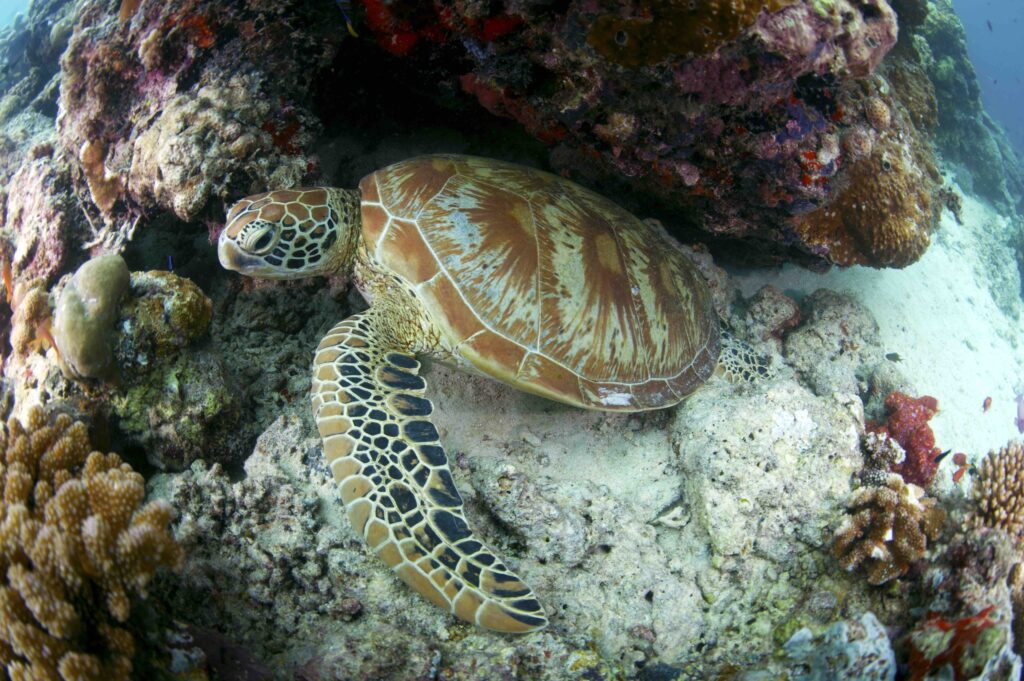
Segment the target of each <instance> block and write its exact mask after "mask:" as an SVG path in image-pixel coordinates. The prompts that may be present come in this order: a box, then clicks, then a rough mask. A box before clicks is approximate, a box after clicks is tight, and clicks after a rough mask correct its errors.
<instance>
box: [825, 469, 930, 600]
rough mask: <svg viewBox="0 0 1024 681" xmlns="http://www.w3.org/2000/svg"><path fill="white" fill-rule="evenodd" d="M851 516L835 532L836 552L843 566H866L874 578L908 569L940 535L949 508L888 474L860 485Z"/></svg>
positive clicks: (876, 581) (852, 501) (852, 500)
mask: <svg viewBox="0 0 1024 681" xmlns="http://www.w3.org/2000/svg"><path fill="white" fill-rule="evenodd" d="M847 505H848V507H849V513H850V516H849V517H848V518H847V519H846V522H845V523H844V524H843V526H842V527H840V528H839V530H838V531H837V532H836V535H835V540H834V543H833V545H832V552H833V554H834V555H835V556H836V558H838V559H839V564H840V565H841V566H842V567H843V569H844V570H854V569H856V568H858V567H860V566H864V568H865V569H866V571H867V575H868V582H869V583H871V584H884V583H885V582H888V581H889V580H891V579H894V578H896V577H899V576H901V575H903V574H904V573H905V572H906V571H907V569H908V568H909V567H910V563H912V562H914V561H915V560H919V559H920V558H921V557H922V556H924V551H925V548H927V544H928V539H935V538H936V537H937V536H938V533H939V530H940V529H941V527H942V523H943V521H944V520H945V517H946V513H945V511H943V510H942V509H941V508H939V507H938V506H936V504H935V500H934V499H931V498H929V497H925V496H924V490H922V489H921V488H920V487H918V486H917V485H912V484H907V483H905V482H903V478H901V477H900V476H898V475H895V474H891V475H889V478H888V480H886V482H885V484H883V485H878V486H865V487H861V488H860V489H858V490H856V491H855V492H854V493H853V495H852V496H851V497H850V501H849V502H848V504H847Z"/></svg>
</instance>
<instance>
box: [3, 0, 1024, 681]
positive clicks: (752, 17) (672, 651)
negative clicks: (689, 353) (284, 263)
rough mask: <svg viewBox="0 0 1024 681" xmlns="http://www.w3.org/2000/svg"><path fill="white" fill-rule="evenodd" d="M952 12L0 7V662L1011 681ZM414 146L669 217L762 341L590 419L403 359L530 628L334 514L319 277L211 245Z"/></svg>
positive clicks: (989, 140)
mask: <svg viewBox="0 0 1024 681" xmlns="http://www.w3.org/2000/svg"><path fill="white" fill-rule="evenodd" d="M965 45H966V43H965V36H964V32H963V27H962V26H961V25H960V23H959V19H958V18H957V17H956V15H955V13H954V12H953V10H952V4H951V2H950V0H863V1H858V2H853V1H852V0H771V1H767V2H749V1H742V2H740V1H736V2H710V1H703V0H700V1H698V2H693V3H674V2H662V1H659V0H651V1H649V2H582V1H572V2H565V3H548V2H520V1H516V2H513V1H511V0H508V1H506V0H500V1H497V2H476V1H462V0H458V1H454V0H435V1H434V2H430V3H421V2H413V1H412V0H393V1H389V2H383V1H381V0H362V1H360V2H338V3H334V2H320V3H304V2H296V1H294V0H289V1H287V2H275V3H266V2H259V1H257V0H245V1H244V2H238V3H219V2H212V1H211V0H175V1H173V2H155V1H152V0H141V1H139V0H122V1H120V2H99V1H97V0H87V1H85V2H77V3H73V2H66V1H64V0H36V1H34V2H33V3H31V6H30V7H29V9H28V10H27V12H26V14H25V15H24V16H23V17H22V18H21V19H19V20H18V21H17V22H16V23H15V24H13V25H12V26H11V27H9V28H5V29H0V274H2V278H3V288H4V291H3V293H2V294H0V329H2V330H3V334H4V335H5V337H6V339H7V341H6V342H5V343H2V344H0V346H2V368H0V416H2V417H3V419H4V421H5V422H6V425H5V426H4V427H3V428H2V429H0V430H2V435H0V439H2V440H3V442H4V443H6V445H5V446H4V447H0V450H3V451H4V452H5V453H4V454H3V456H4V459H3V461H0V463H2V467H0V468H2V470H0V478H2V480H0V482H2V483H3V484H2V485H0V487H2V488H3V490H4V493H3V494H2V495H0V496H2V497H3V508H2V511H3V514H2V515H3V517H2V518H0V520H2V521H3V522H2V523H0V525H2V526H3V527H0V529H3V528H6V531H5V533H3V535H4V537H5V538H4V537H0V539H2V541H0V545H2V546H0V548H2V551H0V553H2V554H3V555H4V556H5V558H4V564H3V570H0V574H2V576H3V578H4V580H5V581H4V585H3V588H2V589H0V597H2V598H0V600H3V602H4V604H5V605H4V607H3V608H0V610H2V611H3V613H4V614H3V622H2V623H0V625H2V626H0V665H2V666H3V667H5V669H6V672H7V675H8V676H10V677H11V678H19V675H21V676H22V677H24V678H28V677H29V676H31V675H33V674H34V675H35V677H38V678H47V679H49V678H53V679H63V680H64V681H70V680H71V679H89V678H103V679H108V678H109V679H113V678H128V677H129V675H130V674H132V673H134V674H136V675H137V676H138V675H141V678H153V679H185V678H189V679H238V680H241V679H249V680H250V681H251V680H253V679H309V680H312V679H333V678H343V679H403V680H404V679H439V678H443V679H466V680H470V679H487V680H491V679H539V680H560V679H626V678H636V679H643V680H645V681H654V680H656V679H699V678H735V679H745V680H747V681H761V680H763V679H769V678H771V679H791V680H796V679H801V680H803V679H808V680H809V679H851V680H852V679H895V678H901V679H902V678H907V679H915V680H916V679H920V680H922V681H924V680H925V679H929V680H935V679H939V678H950V679H958V680H959V679H969V678H988V679H995V678H1019V677H1020V670H1021V659H1020V657H1019V656H1020V650H1021V645H1020V641H1021V640H1022V635H1024V568H1022V566H1024V546H1022V545H1021V543H1020V541H1021V536H1022V534H1024V529H1022V528H1024V510H1022V508H1021V504H1020V497H1021V493H1022V482H1021V481H1022V480H1024V477H1022V476H1024V473H1022V471H1021V470H1020V468H1021V466H1022V465H1024V464H1022V461H1024V455H1022V454H1021V444H1020V441H1019V440H1016V439H1014V438H1018V437H1019V432H1018V429H1021V430H1022V431H1024V425H1021V422H1022V420H1024V412H1022V411H1021V409H1022V408H1024V407H1021V406H1020V405H1022V404H1024V398H1020V397H1019V394H1020V390H1021V385H1022V384H1021V382H1020V381H1021V376H1024V374H1022V373H1021V367H1024V346H1022V345H1021V343H1020V339H1021V338H1024V326H1022V325H1024V301H1022V291H1024V287H1022V284H1021V271H1022V270H1024V255H1022V253H1024V249H1022V248H1021V244H1024V221H1022V219H1021V217H1020V214H1019V211H1020V210H1021V207H1022V206H1024V171H1022V169H1021V166H1020V164H1019V160H1018V159H1017V158H1016V155H1015V154H1014V152H1013V150H1012V148H1011V147H1010V145H1009V143H1008V142H1007V140H1006V138H1005V136H1004V135H1003V134H1002V133H1001V131H1000V130H999V129H998V126H997V125H996V124H995V123H994V122H993V121H992V120H991V119H990V118H988V116H987V114H985V112H984V109H983V107H982V105H981V102H980V98H979V88H978V86H977V82H976V77H975V74H974V70H973V67H972V65H971V64H970V62H969V61H968V59H967V53H966V46H965ZM422 153H455V154H472V155H478V156H484V157H491V158H497V159H501V160H506V161H512V162H517V163H521V164H525V165H529V166H533V167H538V168H543V169H546V170H548V171H553V172H555V173H558V174H560V175H561V176H562V177H564V178H567V179H570V180H573V181H575V182H578V183H580V184H582V185H584V186H586V187H588V188H590V189H593V190H595V191H597V192H598V193H600V194H602V195H603V196H606V197H607V198H610V199H612V200H614V201H616V202H617V203H620V204H621V205H623V206H624V207H625V208H627V209H628V210H630V211H631V212H632V213H634V214H636V215H637V216H639V217H640V218H642V219H644V226H645V227H646V228H649V229H650V230H651V234H652V235H653V234H654V233H657V234H659V235H668V236H669V238H670V239H679V240H680V241H682V242H685V243H686V244H688V245H686V246H678V248H679V252H680V253H682V254H684V255H685V256H686V257H688V258H690V260H691V261H692V262H693V263H694V265H695V267H696V269H697V270H698V271H699V272H700V273H701V275H702V276H703V277H704V278H705V279H706V280H707V283H708V289H709V294H710V305H711V306H713V308H714V310H715V312H717V314H718V316H719V317H720V318H721V320H722V323H723V328H726V329H727V330H728V331H729V332H730V333H731V334H733V335H734V336H735V337H736V338H738V339H739V340H741V341H742V342H744V343H745V344H747V345H749V346H750V347H752V348H753V349H754V350H756V352H758V353H760V354H762V355H764V356H765V357H768V358H770V359H771V362H772V368H773V370H774V376H773V377H771V378H768V379H766V380H761V381H755V382H750V383H742V382H741V383H733V382H730V381H728V380H724V379H723V378H721V377H712V378H711V379H710V380H709V381H708V382H707V384H706V385H705V386H704V387H703V388H702V389H701V390H700V391H699V392H697V393H695V394H694V395H693V396H691V397H690V398H688V399H687V400H686V401H684V402H683V403H682V404H681V405H679V406H678V407H675V408H672V409H669V410H654V411H643V412H637V413H621V414H611V413H603V412H596V411H586V410H580V409H576V408H572V407H569V406H565V405H562V404H559V403H556V402H552V401H548V400H545V399H543V398H541V397H537V396H532V395H528V394H526V393H523V392H519V391H516V390H514V389H512V388H509V387H507V386H505V385H502V384H500V383H497V382H494V381H491V380H488V379H486V378H483V377H480V376H476V375H470V374H467V373H464V372H461V371H457V370H455V369H452V368H449V367H447V366H444V365H441V364H436V363H431V362H430V361H425V362H424V370H423V373H424V376H425V377H426V380H427V383H428V384H429V390H428V393H427V397H429V398H430V400H431V402H432V403H433V416H432V418H433V422H434V425H435V427H436V430H437V434H438V436H439V438H440V441H441V442H442V443H443V444H444V447H445V449H446V451H447V454H448V457H449V459H450V467H451V475H452V478H453V480H454V484H455V485H456V486H457V488H458V489H459V491H460V492H461V494H462V497H463V501H464V504H465V513H466V517H467V519H468V522H469V524H470V525H471V526H472V527H473V529H474V531H475V532H477V533H479V535H481V537H482V539H483V540H485V541H486V542H487V544H488V545H489V546H490V547H491V548H493V549H494V550H495V552H496V553H498V554H500V555H501V556H502V558H503V560H505V561H507V563H508V567H509V569H511V570H514V571H515V572H516V574H519V575H521V576H522V577H523V578H524V581H526V582H528V583H529V584H530V586H531V587H532V588H533V589H534V591H535V592H536V594H537V597H538V600H539V601H540V602H541V603H542V604H543V605H544V606H545V610H546V613H547V617H548V619H549V621H550V624H549V625H548V626H547V627H546V628H544V629H542V630H540V631H538V632H536V633H532V634H529V635H526V636H507V635H500V634H495V633H493V632H488V631H486V630H484V629H481V628H477V627H474V626H472V625H469V624H466V623H464V622H461V621H459V620H457V619H455V618H454V617H452V616H451V615H449V614H448V613H446V612H444V611H442V610H440V609H438V608H436V607H435V606H433V605H432V604H431V603H429V602H427V601H425V600H424V599H423V598H421V597H419V596H417V595H416V594H415V593H413V592H412V591H411V590H410V589H408V588H407V587H406V586H405V585H404V584H403V583H402V582H401V581H400V580H398V579H396V577H395V575H394V574H392V572H391V571H390V570H388V569H387V568H386V567H385V566H384V565H383V563H382V562H381V561H380V560H379V559H378V558H377V557H376V556H374V555H372V552H370V551H367V550H366V548H365V546H364V542H363V540H362V537H361V536H357V534H356V533H355V532H354V531H353V529H352V526H351V524H350V522H349V520H348V519H347V518H346V515H345V509H344V508H343V505H342V502H341V493H340V492H339V489H338V485H337V483H336V482H335V481H334V478H333V476H332V471H331V470H330V469H329V468H328V467H327V465H326V464H325V463H324V456H323V447H322V443H321V440H320V438H319V437H318V436H317V435H316V425H315V423H314V420H313V416H312V413H311V410H310V406H309V397H308V395H309V391H310V385H311V375H310V361H311V359H312V355H313V352H314V350H315V349H316V346H317V343H318V342H319V340H320V338H322V337H323V336H324V334H325V333H326V332H327V330H328V329H330V328H331V327H332V326H333V325H334V324H335V323H337V322H338V321H340V320H342V319H344V318H346V317H348V316H351V315H353V314H356V313H359V312H361V311H363V310H364V309H366V305H367V303H366V302H365V301H363V300H362V299H361V298H360V297H359V296H358V295H357V294H355V293H353V292H352V291H351V287H350V283H351V282H350V281H349V280H348V279H349V278H348V277H346V276H337V277H331V278H319V279H314V280H309V281H280V282H267V281H258V280H254V279H249V278H243V277H238V276H237V275H233V274H230V273H228V272H226V271H223V270H222V269H221V268H220V266H219V264H218V262H217V254H216V244H217V240H218V237H219V234H220V231H221V230H222V229H223V228H224V225H225V213H226V209H227V208H228V207H229V206H230V205H231V204H232V203H233V202H234V201H235V200H237V199H239V198H241V197H243V196H246V195H249V194H253V193H257V192H262V191H265V190H268V189H279V188H288V187H293V186H298V185H302V184H316V183H320V184H325V185H329V186H337V187H343V188H348V189H354V188H355V187H356V186H357V184H358V181H359V179H360V178H361V177H363V176H364V175H366V174H368V173H370V172H372V171H374V170H376V169H378V168H381V167H384V166H386V165H388V164H390V163H393V162H395V161H399V160H402V159H404V158H407V157H412V156H416V155H419V154H422ZM658 238H661V236H659V237H658ZM652 239H653V237H652ZM666 243H670V242H666ZM672 243H674V242H672ZM671 247H672V248H676V246H675V245H672V246H671ZM834 265H839V266H842V267H833V266H834ZM830 268H831V269H830ZM521 304H525V303H521ZM983 404H984V405H985V408H984V409H979V405H983ZM94 449H95V450H97V451H95V452H94V451H93V450H94ZM101 451H102V452H106V451H117V452H118V453H119V454H118V455H112V454H100V453H99V452H101ZM141 473H144V474H145V478H143V475H141ZM172 509H176V513H175V511H174V510H172ZM172 535H173V536H172ZM184 556H187V559H185V558H184ZM162 567H166V568H172V569H168V570H164V569H160V568H162Z"/></svg>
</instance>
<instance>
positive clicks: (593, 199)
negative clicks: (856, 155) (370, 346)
mask: <svg viewBox="0 0 1024 681" xmlns="http://www.w3.org/2000/svg"><path fill="white" fill-rule="evenodd" d="M359 188H360V190H361V192H362V198H363V203H362V234H363V238H364V243H365V244H366V248H367V250H368V253H369V256H370V258H371V259H372V260H373V261H375V262H376V263H377V264H378V266H380V267H381V268H383V269H384V270H387V271H390V272H392V273H394V274H397V275H398V276H399V277H401V278H403V279H405V280H406V281H407V282H408V283H409V284H411V285H412V286H413V287H414V290H415V292H416V294H417V295H418V296H419V298H420V300H421V302H422V304H423V307H424V309H425V310H426V312H427V314H428V315H429V316H430V318H431V319H432V321H434V323H435V324H436V325H437V327H438V328H439V329H440V331H441V333H442V334H444V335H445V337H446V338H445V340H446V341H447V343H446V344H447V345H448V346H449V347H451V348H454V349H455V351H456V352H457V353H459V354H460V355H461V356H462V357H463V358H464V359H466V360H467V361H468V362H470V363H471V364H472V365H473V366H475V367H476V368H477V369H479V370H480V371H482V372H484V373H486V374H488V375H490V376H493V377H495V378H497V379H499V380H501V381H504V382H506V383H509V384H511V385H514V386H516V387H518V388H521V389H523V390H527V391H530V392H533V393H536V394H539V395H543V396H545V397H549V398H552V399H555V400H558V401H561V402H566V403H568V404H573V405H577V406H582V407H588V408H594V409H604V410H623V411H635V410H642V409H653V408H658V407H664V406H668V405H671V404H675V403H676V402H678V401H679V400H681V399H682V398H683V397H685V396H686V395H688V394H689V393H691V392H692V391H693V390H694V389H696V388H697V387H698V386H700V385H701V384H702V383H703V382H704V381H705V380H706V379H707V378H708V376H709V375H710V374H711V373H712V372H713V371H714V368H715V366H716V363H717V360H718V353H719V330H718V318H717V316H716V314H715V312H714V309H713V307H712V303H711V295H710V293H709V291H708V287H707V284H706V283H705V281H704V278H703V276H702V275H701V274H700V273H699V272H698V271H697V269H696V267H695V266H694V265H693V263H692V262H691V261H690V260H689V259H688V258H687V257H686V256H685V255H683V254H682V253H681V252H680V251H679V250H678V249H677V248H676V247H675V246H674V245H673V244H672V243H671V242H670V241H669V240H668V238H667V237H666V236H663V235H662V234H660V233H659V232H658V231H657V230H655V229H652V228H651V227H650V226H648V225H645V224H643V223H642V222H641V221H640V220H638V219H637V218H636V217H634V216H633V215H632V214H630V213H629V212H627V211H626V210H624V209H622V208H620V207H619V206H618V205H616V204H615V203H613V202H611V201H609V200H608V199H606V198H604V197H602V196H600V195H598V194H595V193H594V192H592V191H590V190H588V189H584V188H583V187H580V186H579V185H577V184H574V183H572V182H569V181H568V180H565V179H563V178H560V177H558V176H555V175H552V174H550V173H545V172H542V171H539V170H536V169H533V168H527V167H524V166H518V165H514V164H511V163H505V162H501V161H495V160H492V159H484V158H475V157H468V156H448V155H436V156H421V157H417V158H413V159H409V160H406V161H402V162H400V163H396V164H394V165H391V166H388V167H386V168H383V169H381V170H378V171H377V172H374V173H372V174H370V175H367V176H366V177H365V178H363V180H362V181H361V182H360V184H359Z"/></svg>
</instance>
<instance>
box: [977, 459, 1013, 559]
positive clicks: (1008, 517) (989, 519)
mask: <svg viewBox="0 0 1024 681" xmlns="http://www.w3.org/2000/svg"><path fill="white" fill-rule="evenodd" d="M971 496H972V498H973V499H974V510H973V511H972V512H971V514H970V522H971V524H972V525H974V526H975V527H992V528H997V529H1000V530H1003V531H1004V532H1006V533H1007V534H1008V535H1010V537H1011V538H1012V539H1013V541H1014V542H1015V543H1016V544H1017V545H1018V546H1024V544H1022V543H1021V542H1022V539H1024V447H1022V446H1021V443H1020V442H1017V441H1011V442H1009V443H1008V444H1007V445H1006V446H1005V447H1003V448H1002V449H1000V450H999V451H998V452H996V451H994V450H993V451H991V452H989V453H988V456H986V457H985V459H984V460H983V461H982V462H981V465H980V466H979V467H978V479H977V481H976V482H975V483H974V487H973V488H972V489H971Z"/></svg>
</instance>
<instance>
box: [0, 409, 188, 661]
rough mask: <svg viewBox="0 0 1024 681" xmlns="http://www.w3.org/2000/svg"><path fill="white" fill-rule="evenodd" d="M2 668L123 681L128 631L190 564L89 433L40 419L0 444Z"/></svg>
mask: <svg viewBox="0 0 1024 681" xmlns="http://www.w3.org/2000/svg"><path fill="white" fill-rule="evenodd" d="M0 450H2V451H3V461H2V464H0V489H2V495H0V496H2V502H0V575H3V576H4V580H3V581H2V582H0V664H2V665H4V667H5V668H6V670H7V675H8V676H9V677H10V678H11V679H43V680H47V681H49V680H51V679H52V680H54V681H58V680H60V679H63V680H64V681H73V680H74V681H78V680H82V681H90V680H94V679H95V680H96V681H99V680H100V679H103V680H109V681H117V680H119V679H128V678H130V676H131V657H132V654H133V652H134V643H133V641H132V637H131V635H130V634H129V632H128V631H127V630H125V629H124V628H122V627H121V626H120V624H122V623H124V622H125V621H126V620H127V619H128V615H129V610H130V605H131V598H132V597H133V596H145V593H146V587H147V586H148V584H149V582H150V580H151V579H152V577H153V575H154V574H155V573H156V570H157V569H158V568H160V567H172V568H177V567H179V566H180V564H181V562H182V560H183V554H182V550H181V547H180V546H178V545H177V544H176V543H175V541H174V539H173V537H172V536H171V534H170V532H169V531H168V525H169V523H170V522H171V520H172V518H173V515H174V512H173V510H172V509H171V508H170V506H168V505H167V504H166V503H165V502H163V501H154V502H150V503H149V504H147V505H145V506H141V507H140V505H139V504H140V503H141V502H142V498H143V496H144V494H145V487H144V484H143V479H142V476H141V475H139V474H138V473H136V472H135V471H133V470H132V468H131V466H129V465H128V464H126V463H123V462H122V461H121V459H120V458H119V457H118V456H117V455H116V454H102V453H100V452H91V453H90V447H89V440H88V434H87V432H86V428H85V426H84V425H83V424H81V423H73V422H72V420H71V418H70V417H68V416H67V415H65V414H62V415H59V416H57V417H55V418H52V419H51V418H48V417H47V416H46V414H45V413H44V412H43V411H42V409H40V408H38V407H37V408H34V409H32V410H31V411H30V412H29V415H28V422H27V424H26V425H24V426H23V425H22V424H21V423H20V422H19V421H18V420H16V419H13V418H12V419H10V420H9V421H8V422H7V429H6V432H4V433H2V434H0Z"/></svg>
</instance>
